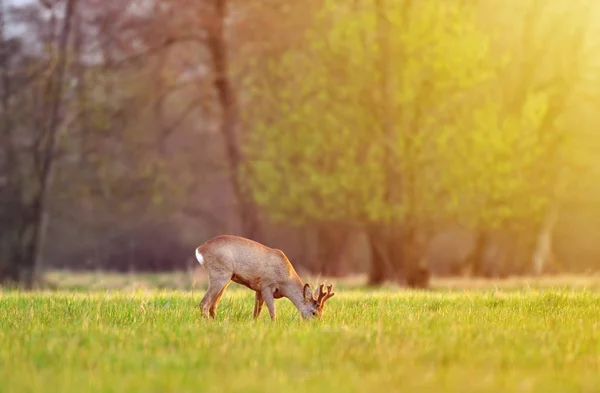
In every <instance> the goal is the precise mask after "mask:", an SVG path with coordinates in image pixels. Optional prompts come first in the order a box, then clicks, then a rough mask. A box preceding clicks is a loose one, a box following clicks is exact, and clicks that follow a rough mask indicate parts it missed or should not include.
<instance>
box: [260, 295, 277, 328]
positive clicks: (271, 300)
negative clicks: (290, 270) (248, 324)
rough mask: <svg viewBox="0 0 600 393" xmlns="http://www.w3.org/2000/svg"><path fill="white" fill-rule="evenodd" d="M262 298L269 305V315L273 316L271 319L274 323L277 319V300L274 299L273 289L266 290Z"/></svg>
mask: <svg viewBox="0 0 600 393" xmlns="http://www.w3.org/2000/svg"><path fill="white" fill-rule="evenodd" d="M261 295H262V298H263V300H264V302H265V303H267V308H268V309H269V314H270V315H271V319H272V320H273V321H274V320H275V319H276V316H275V298H274V297H273V291H272V290H271V288H265V289H263V290H262V291H261Z"/></svg>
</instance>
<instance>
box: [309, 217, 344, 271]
mask: <svg viewBox="0 0 600 393" xmlns="http://www.w3.org/2000/svg"><path fill="white" fill-rule="evenodd" d="M318 234H319V237H318V240H317V241H318V259H319V273H320V274H323V275H325V276H328V277H339V276H343V275H344V273H345V268H346V267H345V266H344V260H343V253H344V249H345V248H346V247H347V242H348V239H349V237H350V236H349V233H348V231H347V230H346V229H345V228H342V227H340V226H337V225H322V226H320V227H319V229H318Z"/></svg>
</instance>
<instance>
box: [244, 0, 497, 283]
mask: <svg viewBox="0 0 600 393" xmlns="http://www.w3.org/2000/svg"><path fill="white" fill-rule="evenodd" d="M376 6H379V9H377V8H375V7H373V5H372V4H371V3H368V2H364V3H363V2H354V3H353V4H352V5H348V4H346V5H341V4H338V3H335V2H330V3H327V4H326V5H325V6H324V7H323V8H322V9H321V10H320V13H319V15H318V17H317V18H316V19H315V22H314V25H313V27H312V29H310V30H309V31H308V32H307V33H306V34H307V37H308V38H307V39H306V41H305V42H304V45H303V46H301V47H295V48H290V50H289V51H288V52H286V53H280V54H276V55H274V56H265V57H263V58H256V59H253V63H252V64H253V66H254V68H253V69H254V73H252V75H249V76H248V77H247V79H246V81H245V83H246V94H248V95H249V96H250V97H249V98H248V99H247V100H248V102H251V103H253V105H248V107H247V108H246V109H247V112H246V116H247V121H248V123H253V124H254V127H253V129H252V133H251V135H250V136H249V138H248V141H247V151H248V153H247V154H248V156H249V157H251V161H250V163H249V165H248V171H249V172H248V173H251V175H248V177H247V179H248V181H249V183H250V185H251V188H252V190H253V196H254V198H255V200H256V201H257V203H258V204H259V205H261V206H263V207H267V206H268V208H269V214H270V217H271V219H273V220H286V221H289V220H291V221H295V222H307V221H308V222H311V221H312V222H325V223H327V222H338V223H344V224H345V225H359V226H362V227H367V228H371V227H373V226H376V227H381V226H383V227H384V228H386V227H390V226H391V225H398V224H399V225H401V227H402V232H403V239H402V240H403V246H404V247H405V249H406V250H407V251H405V252H404V253H403V254H405V260H404V261H403V262H404V269H403V270H404V271H405V272H406V274H407V275H408V276H409V277H407V281H409V282H410V281H411V280H413V277H410V276H412V275H419V274H421V273H422V272H421V271H420V270H419V269H417V268H415V267H417V266H418V263H419V262H420V256H419V255H418V254H419V252H418V251H417V250H415V249H416V248H417V244H416V243H417V242H418V241H419V240H418V235H417V231H419V230H420V229H421V228H423V227H424V225H425V223H426V222H427V221H428V220H430V219H431V218H432V217H434V215H435V209H436V206H437V199H436V198H437V195H439V192H438V191H437V190H436V189H435V186H434V185H433V183H432V182H431V179H432V176H434V175H435V170H436V169H439V167H436V165H435V158H436V157H437V156H438V155H439V154H440V153H439V152H438V149H445V148H446V146H445V144H444V142H443V141H445V140H447V139H449V138H450V136H451V135H452V134H451V133H452V132H453V131H454V130H453V128H452V127H451V126H449V124H452V123H454V124H459V120H461V119H456V118H453V116H452V112H453V111H454V110H455V109H456V105H459V104H460V103H461V100H462V97H463V96H464V95H465V94H467V93H466V92H468V91H470V90H471V89H472V88H473V87H474V86H477V85H478V84H479V83H481V82H482V81H485V80H487V78H489V76H490V73H489V71H488V69H486V68H485V67H486V65H485V61H486V59H488V58H487V54H486V52H485V48H486V38H485V36H483V35H481V33H480V32H479V31H478V30H477V28H476V27H475V25H474V23H473V22H472V20H471V16H470V15H468V12H467V10H466V9H465V8H462V7H460V6H457V5H451V4H448V3H442V2H430V3H427V4H420V5H416V4H412V2H401V3H394V4H387V9H383V10H382V9H381V7H383V6H384V3H382V2H380V3H377V4H376ZM382 14H383V15H382ZM384 20H389V21H390V23H389V24H388V23H387V22H384ZM450 20H452V23H450V22H448V21H450ZM382 23H385V26H381V24H382ZM378 26H379V29H382V30H383V32H381V31H380V34H376V33H375V32H376V31H377V28H378ZM388 35H389V36H390V37H395V38H396V39H394V40H390V41H391V42H390V43H389V44H387V45H386V44H385V42H383V41H382V40H384V38H385V37H386V36H388ZM382 42H383V45H382ZM386 52H388V53H386ZM388 63H389V64H388ZM390 85H391V87H389V86H390ZM388 89H389V90H388ZM382 108H384V109H382ZM380 238H381V232H378V233H376V234H375V235H373V236H372V239H373V240H374V241H375V240H377V239H380ZM397 241H398V239H397V237H396V236H393V235H392V236H390V239H386V241H385V243H387V244H389V243H390V242H397Z"/></svg>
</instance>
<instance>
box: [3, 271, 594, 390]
mask: <svg viewBox="0 0 600 393" xmlns="http://www.w3.org/2000/svg"><path fill="white" fill-rule="evenodd" d="M582 280H586V279H582ZM570 282H572V283H574V282H576V281H574V280H571V281H570ZM583 282H587V281H583ZM507 283H510V281H503V282H502V283H498V284H497V285H496V284H494V283H488V285H487V286H484V285H483V284H481V285H479V286H477V285H475V286H474V287H472V288H469V289H465V288H462V289H459V286H458V284H456V283H454V284H452V282H450V281H449V282H446V283H445V284H444V282H441V281H440V282H437V285H438V288H437V289H435V290H433V291H428V292H419V291H407V290H401V289H398V288H393V287H388V288H383V289H377V290H371V289H366V288H360V287H359V286H355V285H351V284H347V285H346V286H344V285H343V284H340V285H338V287H339V288H338V290H337V294H336V296H335V297H334V298H333V299H331V300H330V301H329V302H328V304H327V306H326V309H325V313H324V316H323V319H322V320H320V321H313V322H305V321H302V320H301V319H300V317H299V314H298V313H297V312H296V310H295V309H294V308H293V306H292V305H291V303H290V302H289V301H288V300H286V299H281V300H278V301H277V302H276V304H277V312H278V321H277V322H276V323H272V322H271V321H270V319H269V317H268V311H267V310H266V308H264V309H263V314H262V315H261V317H260V318H259V320H257V321H254V320H252V318H251V315H252V307H253V299H254V298H253V292H251V291H249V290H247V289H245V288H242V287H240V286H237V285H232V286H230V288H229V289H228V290H227V292H226V293H225V295H224V297H223V299H222V301H221V303H220V306H219V310H218V317H217V319H216V320H214V321H209V320H204V319H202V318H201V317H200V315H199V312H198V308H197V304H198V302H199V301H200V298H201V296H202V295H203V292H204V290H203V288H202V286H199V287H196V288H195V289H194V290H193V291H192V290H181V289H151V288H147V287H141V288H140V287H138V288H136V289H114V290H101V289H92V290H89V291H84V290H78V291H76V290H70V289H62V288H59V289H56V290H53V291H38V292H34V293H21V292H15V291H4V292H0V392H42V391H44V392H61V393H71V392H73V393H75V392H133V391H140V392H178V393H179V392H215V393H217V392H245V393H248V392H278V393H285V392H375V391H381V392H388V391H397V392H400V391H402V392H407V391H418V392H457V393H458V392H460V393H466V392H507V391H509V392H595V391H600V291H598V290H597V289H596V287H595V286H593V285H591V283H587V284H581V282H580V284H581V285H566V284H565V282H556V281H549V282H546V283H545V284H544V282H533V283H525V282H521V283H518V282H513V283H512V285H508V284H507ZM502 284H503V285H505V286H506V287H502V286H501V285H502ZM542 284H544V285H542ZM588 284H590V285H588ZM507 285H508V286H507Z"/></svg>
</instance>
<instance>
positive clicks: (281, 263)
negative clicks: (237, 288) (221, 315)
mask: <svg viewBox="0 0 600 393" xmlns="http://www.w3.org/2000/svg"><path fill="white" fill-rule="evenodd" d="M195 256H196V260H197V261H198V263H199V264H200V265H201V266H202V267H203V268H204V271H205V272H206V273H207V275H208V288H207V290H206V293H205V294H204V297H203V298H202V300H201V301H200V310H201V312H202V315H203V316H204V317H206V318H213V319H214V318H215V316H216V312H217V306H218V304H219V301H220V300H221V297H222V296H223V293H224V292H225V290H226V289H227V287H228V286H229V284H231V282H235V283H237V284H241V285H243V286H245V287H247V288H249V289H252V290H253V291H255V292H256V293H255V298H254V312H253V318H254V319H257V318H258V317H259V316H260V313H261V311H262V308H263V305H264V303H266V304H267V308H268V310H269V315H270V317H271V320H272V321H275V320H276V319H277V318H276V311H275V299H280V298H287V299H289V300H290V301H291V302H292V303H293V304H294V306H295V307H296V309H297V310H298V311H299V312H300V314H301V316H302V318H303V319H304V320H310V319H313V318H317V319H320V318H321V316H322V314H323V306H324V305H325V302H326V301H327V300H329V299H331V298H332V297H333V296H334V295H335V294H334V293H333V292H332V290H333V285H328V286H327V291H325V290H324V286H325V285H324V284H320V285H319V286H318V288H316V289H315V291H314V294H313V291H312V288H311V286H310V284H309V283H305V284H303V282H302V280H301V279H300V276H299V275H298V273H297V272H296V270H295V269H294V267H293V266H292V264H291V263H290V261H289V260H288V258H287V257H286V255H285V254H284V253H283V251H281V250H279V249H276V248H270V247H268V246H266V245H264V244H261V243H258V242H256V241H254V240H250V239H247V238H245V237H239V236H234V235H220V236H216V237H213V238H212V239H209V240H208V241H206V242H205V243H203V244H202V245H200V246H199V247H197V248H196V252H195Z"/></svg>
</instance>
